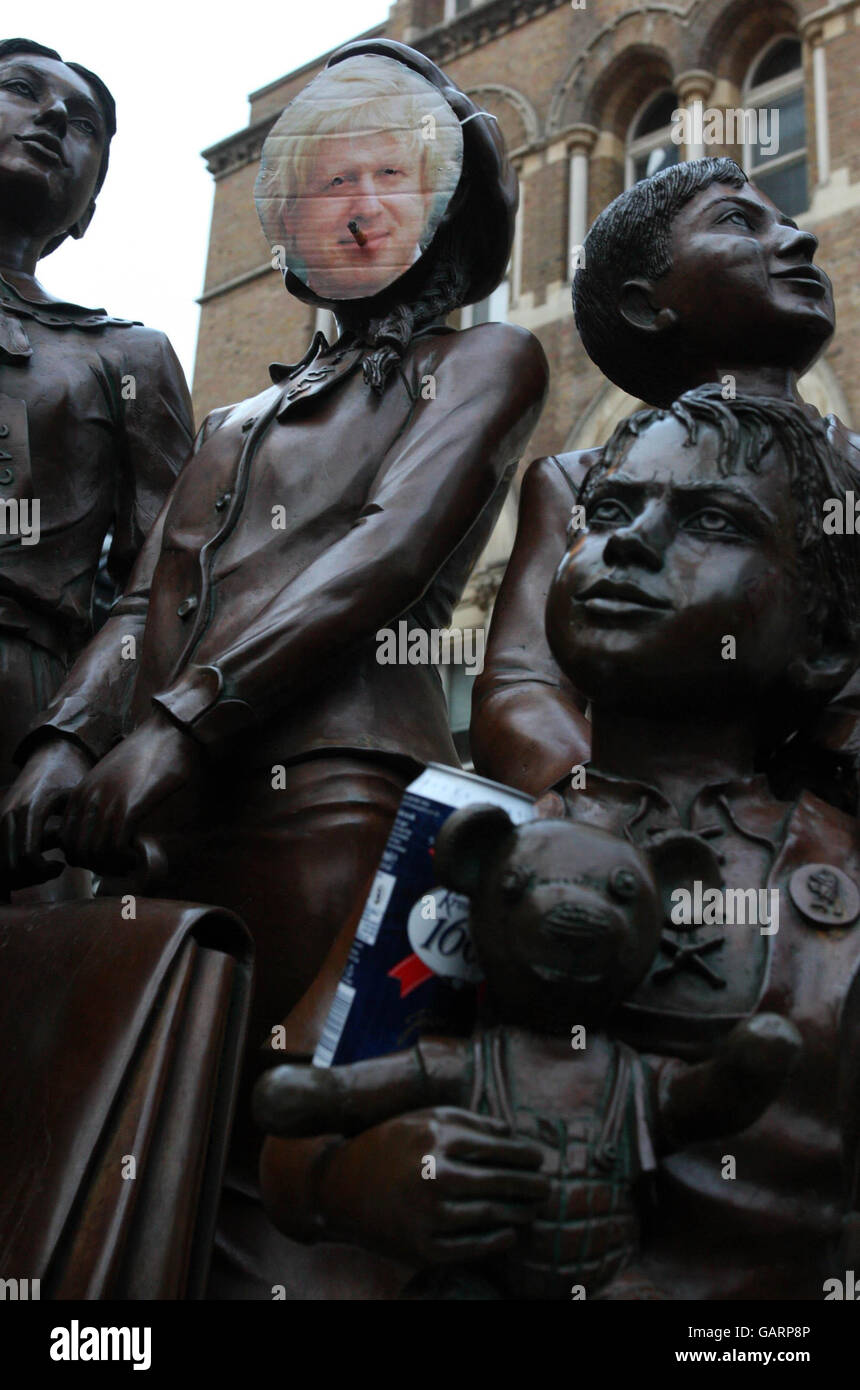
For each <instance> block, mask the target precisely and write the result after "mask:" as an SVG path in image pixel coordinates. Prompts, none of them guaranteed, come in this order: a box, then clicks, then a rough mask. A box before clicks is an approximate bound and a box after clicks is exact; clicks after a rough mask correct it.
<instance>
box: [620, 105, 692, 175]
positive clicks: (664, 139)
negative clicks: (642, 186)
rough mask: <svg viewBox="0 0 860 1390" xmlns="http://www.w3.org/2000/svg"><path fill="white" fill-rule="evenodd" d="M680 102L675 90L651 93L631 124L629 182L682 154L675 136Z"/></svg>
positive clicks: (628, 139)
mask: <svg viewBox="0 0 860 1390" xmlns="http://www.w3.org/2000/svg"><path fill="white" fill-rule="evenodd" d="M679 106H680V102H679V101H678V98H677V96H676V94H675V93H674V92H673V91H665V92H658V94H657V95H656V96H654V97H649V99H648V101H647V102H646V103H645V105H644V106H643V107H640V109H639V112H638V114H637V115H636V116H635V117H634V119H633V121H632V122H631V125H630V133H629V135H628V136H627V150H626V161H625V164H626V167H625V185H626V187H627V188H629V187H630V186H631V184H634V183H638V182H639V180H640V179H647V178H650V177H651V175H652V174H656V173H657V170H658V169H667V168H668V167H669V165H670V164H677V163H678V160H679V159H680V158H681V146H680V145H676V144H675V142H674V140H673V139H672V112H673V111H677V110H678V107H679Z"/></svg>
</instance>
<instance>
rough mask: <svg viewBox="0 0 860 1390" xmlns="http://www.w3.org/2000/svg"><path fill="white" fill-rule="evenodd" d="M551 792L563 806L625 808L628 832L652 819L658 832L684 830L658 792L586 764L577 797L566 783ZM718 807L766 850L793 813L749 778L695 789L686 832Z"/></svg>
mask: <svg viewBox="0 0 860 1390" xmlns="http://www.w3.org/2000/svg"><path fill="white" fill-rule="evenodd" d="M554 790H555V791H556V792H559V793H560V794H561V795H562V796H563V797H565V798H566V799H567V800H568V804H570V803H571V802H572V801H573V800H574V799H575V798H576V797H577V796H578V795H580V794H581V795H582V796H583V797H584V798H585V800H586V801H588V800H590V799H591V798H592V797H595V799H597V800H598V801H603V802H607V801H608V802H612V803H614V804H615V805H616V806H618V807H619V809H622V808H626V810H629V812H630V815H629V816H628V817H626V824H627V825H628V826H629V827H630V829H631V830H632V829H633V828H634V826H635V825H637V824H638V823H639V822H640V821H644V820H646V819H647V818H649V817H652V816H655V815H656V816H657V817H658V819H659V821H660V823H661V826H662V825H663V824H664V823H665V826H666V828H668V827H669V826H670V825H671V826H673V827H674V826H677V827H679V828H685V827H682V826H681V817H680V815H679V813H678V810H677V808H676V807H675V806H674V805H673V804H672V802H671V801H669V799H668V798H667V797H666V796H664V794H663V793H662V792H661V791H660V789H659V788H658V787H654V786H651V785H650V783H648V782H638V781H632V780H629V779H627V778H625V777H616V776H615V775H613V774H612V773H609V772H601V771H600V770H599V768H596V767H595V766H594V765H593V764H591V763H587V764H586V788H585V789H583V791H582V792H581V793H578V792H577V791H571V790H570V789H569V786H568V781H567V778H565V779H564V781H563V782H560V783H558V785H557V786H556V787H555V788H554ZM720 804H722V805H723V807H724V808H725V810H726V811H727V812H728V814H729V817H730V819H731V820H732V822H733V823H734V824H735V826H736V828H737V829H738V830H740V831H741V833H742V834H745V835H748V836H750V837H751V838H753V839H757V838H759V837H763V838H764V839H767V840H770V842H771V844H777V843H779V841H780V839H781V836H782V831H783V827H784V825H785V822H786V819H787V817H788V816H789V815H790V813H791V811H792V809H793V806H792V804H790V803H788V802H783V801H777V800H776V798H775V797H774V795H773V792H772V791H771V790H770V785H769V783H768V780H767V778H766V777H765V776H764V774H763V773H756V774H754V775H753V776H752V777H739V778H735V779H734V780H730V781H727V782H715V783H713V784H706V785H704V786H702V787H700V788H699V790H698V792H697V793H696V796H695V798H694V800H693V803H692V806H691V808H690V820H691V824H692V826H694V827H695V826H697V825H698V822H699V821H700V820H702V819H703V818H704V819H707V813H708V810H709V808H713V807H716V806H718V805H720ZM625 815H626V812H625Z"/></svg>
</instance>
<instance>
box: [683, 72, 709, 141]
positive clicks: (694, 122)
mask: <svg viewBox="0 0 860 1390" xmlns="http://www.w3.org/2000/svg"><path fill="white" fill-rule="evenodd" d="M713 87H714V74H713V73H712V72H706V71H705V69H704V68H691V69H690V71H689V72H683V73H681V76H680V77H678V78H677V79H676V81H675V91H676V92H677V93H678V101H679V102H680V103H681V106H682V107H683V108H684V109H685V110H687V111H689V113H690V136H691V138H690V141H689V143H688V144H686V145H685V146H684V149H683V155H682V157H683V158H684V159H704V157H705V143H704V140H703V139H702V124H703V120H704V110H705V102H706V101H707V100H708V97H709V96H710V95H711V92H712V91H713Z"/></svg>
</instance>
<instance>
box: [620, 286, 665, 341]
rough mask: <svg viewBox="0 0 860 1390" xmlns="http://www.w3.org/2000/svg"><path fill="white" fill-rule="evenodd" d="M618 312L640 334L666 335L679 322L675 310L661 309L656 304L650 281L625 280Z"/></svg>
mask: <svg viewBox="0 0 860 1390" xmlns="http://www.w3.org/2000/svg"><path fill="white" fill-rule="evenodd" d="M618 312H619V313H620V314H621V317H622V318H624V319H626V320H627V322H628V323H629V324H630V326H631V328H636V329H638V330H639V332H640V333H665V332H666V329H667V328H672V327H673V325H674V324H676V323H677V322H678V315H677V314H676V312H675V310H674V309H665V308H664V309H661V308H660V307H659V305H657V304H656V303H655V302H654V286H653V284H652V282H651V281H650V280H625V282H624V284H623V285H622V287H621V293H620V294H619V296H618Z"/></svg>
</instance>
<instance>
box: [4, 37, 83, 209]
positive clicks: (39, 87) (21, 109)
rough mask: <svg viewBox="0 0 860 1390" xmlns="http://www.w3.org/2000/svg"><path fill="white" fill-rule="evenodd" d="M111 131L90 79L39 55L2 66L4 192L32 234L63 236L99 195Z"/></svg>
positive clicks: (19, 57) (9, 59) (12, 59)
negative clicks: (98, 186) (100, 178)
mask: <svg viewBox="0 0 860 1390" xmlns="http://www.w3.org/2000/svg"><path fill="white" fill-rule="evenodd" d="M106 138H107V132H106V130H105V123H104V116H103V114H102V112H101V110H100V108H99V105H98V102H97V101H96V99H95V97H94V95H93V92H92V90H91V89H90V86H89V84H88V83H87V82H86V80H85V79H84V78H83V77H82V76H80V75H79V74H78V73H76V72H74V71H73V69H72V68H69V67H67V66H66V64H65V63H60V62H57V61H56V60H54V59H52V58H43V57H41V56H39V55H38V54H35V53H21V54H16V55H12V56H9V57H7V58H4V59H3V60H2V61H0V188H2V189H3V193H4V202H5V203H6V204H7V206H8V205H9V203H10V201H11V199H12V198H13V197H14V204H12V205H13V206H14V207H15V210H16V211H15V217H16V219H18V220H20V221H21V222H22V223H26V225H27V228H28V231H31V232H32V230H34V228H38V229H40V230H44V231H45V232H54V231H61V230H65V229H66V228H68V227H70V226H72V225H73V224H74V223H75V222H77V220H78V219H79V218H80V217H81V216H82V215H83V213H84V212H85V211H86V209H87V207H88V206H89V204H90V202H91V200H92V198H93V195H94V193H95V188H96V182H97V179H98V175H99V170H100V167H101V160H102V155H103V152H104V145H105V140H106Z"/></svg>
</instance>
